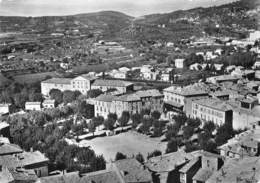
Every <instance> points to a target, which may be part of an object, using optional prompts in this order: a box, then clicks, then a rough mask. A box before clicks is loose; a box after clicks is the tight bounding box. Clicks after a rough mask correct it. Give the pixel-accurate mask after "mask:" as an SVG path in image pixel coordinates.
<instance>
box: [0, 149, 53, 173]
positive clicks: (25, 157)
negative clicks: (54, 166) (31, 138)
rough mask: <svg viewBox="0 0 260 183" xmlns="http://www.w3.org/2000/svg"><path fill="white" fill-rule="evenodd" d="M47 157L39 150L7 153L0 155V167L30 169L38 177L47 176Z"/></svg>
mask: <svg viewBox="0 0 260 183" xmlns="http://www.w3.org/2000/svg"><path fill="white" fill-rule="evenodd" d="M48 161H49V160H48V158H46V157H45V156H44V155H43V154H42V153H40V152H39V151H35V152H33V151H31V152H24V151H22V152H19V153H15V154H9V155H7V154H6V155H1V156H0V164H1V165H2V167H5V168H10V169H17V168H23V169H25V170H32V171H34V172H35V174H36V175H37V176H38V177H44V176H48V174H49V172H48Z"/></svg>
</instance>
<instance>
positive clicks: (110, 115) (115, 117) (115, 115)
mask: <svg viewBox="0 0 260 183" xmlns="http://www.w3.org/2000/svg"><path fill="white" fill-rule="evenodd" d="M107 118H110V119H113V120H114V121H115V122H116V120H117V114H116V113H109V114H108V115H107Z"/></svg>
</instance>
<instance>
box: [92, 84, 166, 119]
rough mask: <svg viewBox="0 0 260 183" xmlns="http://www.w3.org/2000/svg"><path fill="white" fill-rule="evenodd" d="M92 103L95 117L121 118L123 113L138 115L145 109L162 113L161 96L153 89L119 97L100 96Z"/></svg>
mask: <svg viewBox="0 0 260 183" xmlns="http://www.w3.org/2000/svg"><path fill="white" fill-rule="evenodd" d="M94 103H95V116H103V117H104V118H106V117H107V115H108V114H109V113H116V114H117V116H121V114H122V112H123V111H128V112H129V113H130V114H135V113H140V112H141V111H142V110H145V109H149V110H150V111H159V112H162V109H163V94H161V93H160V92H159V91H158V90H154V89H153V90H145V91H138V92H135V93H132V94H125V95H121V96H111V95H100V96H98V97H97V98H96V99H95V102H94Z"/></svg>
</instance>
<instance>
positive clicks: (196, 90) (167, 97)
mask: <svg viewBox="0 0 260 183" xmlns="http://www.w3.org/2000/svg"><path fill="white" fill-rule="evenodd" d="M163 94H164V108H165V109H166V110H168V111H176V112H188V113H191V112H189V106H190V105H187V101H188V99H195V98H201V97H207V96H208V92H207V91H205V90H204V89H203V88H201V87H197V86H192V85H191V86H187V87H183V88H182V87H176V86H171V87H169V88H166V89H164V90H163Z"/></svg>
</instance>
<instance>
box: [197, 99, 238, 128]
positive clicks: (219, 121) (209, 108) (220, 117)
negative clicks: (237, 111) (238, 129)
mask: <svg viewBox="0 0 260 183" xmlns="http://www.w3.org/2000/svg"><path fill="white" fill-rule="evenodd" d="M192 117H193V118H198V119H201V120H202V121H212V122H214V123H215V124H216V125H218V126H221V125H224V124H228V125H231V126H232V122H233V121H232V120H233V111H232V109H231V107H230V106H229V105H227V104H226V103H225V102H223V101H221V100H218V99H213V98H207V99H200V100H194V101H193V102H192Z"/></svg>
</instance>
